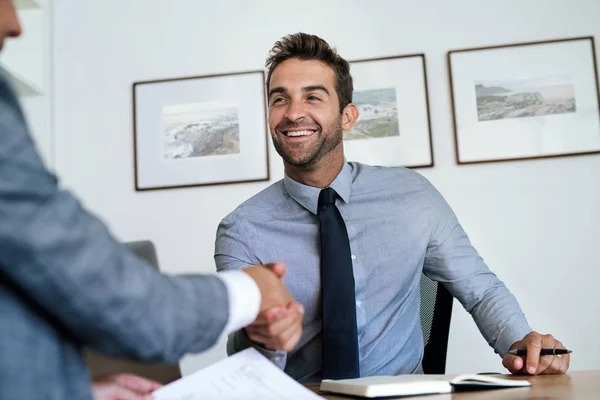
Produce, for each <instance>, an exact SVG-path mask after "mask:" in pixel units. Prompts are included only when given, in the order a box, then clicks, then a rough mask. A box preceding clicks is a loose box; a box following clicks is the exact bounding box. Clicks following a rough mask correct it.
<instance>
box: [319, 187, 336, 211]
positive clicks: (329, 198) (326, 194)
mask: <svg viewBox="0 0 600 400" xmlns="http://www.w3.org/2000/svg"><path fill="white" fill-rule="evenodd" d="M336 197H337V192H336V191H335V190H333V189H332V188H330V187H328V188H325V189H323V190H321V193H319V209H321V208H323V206H330V205H332V204H335V199H336Z"/></svg>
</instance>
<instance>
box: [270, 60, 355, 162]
mask: <svg viewBox="0 0 600 400" xmlns="http://www.w3.org/2000/svg"><path fill="white" fill-rule="evenodd" d="M339 107H340V106H339V101H338V95H337V93H336V90H335V73H334V71H333V69H332V68H331V67H329V66H327V65H326V64H323V63H321V62H319V61H315V60H299V59H289V60H286V61H284V62H283V63H281V64H279V65H278V66H277V67H276V68H275V70H274V71H273V74H272V75H271V85H270V90H269V127H270V131H271V136H272V137H273V144H274V145H275V149H276V150H277V152H278V153H279V155H280V156H281V157H282V158H283V159H284V161H285V162H287V163H288V164H290V165H293V166H295V167H312V166H314V165H316V164H317V163H318V162H319V161H320V160H321V159H322V158H323V156H325V155H327V154H328V153H330V152H331V151H332V150H334V149H336V148H338V146H340V144H341V143H342V139H343V130H342V115H341V114H340V108H339ZM341 150H342V148H341V147H340V148H339V152H340V155H341V156H342V157H343V152H342V151H341Z"/></svg>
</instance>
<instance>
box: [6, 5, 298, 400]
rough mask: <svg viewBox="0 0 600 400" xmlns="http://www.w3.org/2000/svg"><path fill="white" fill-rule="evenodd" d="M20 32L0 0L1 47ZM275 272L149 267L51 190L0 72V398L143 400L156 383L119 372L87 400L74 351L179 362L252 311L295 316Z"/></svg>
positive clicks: (101, 380)
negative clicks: (279, 310)
mask: <svg viewBox="0 0 600 400" xmlns="http://www.w3.org/2000/svg"><path fill="white" fill-rule="evenodd" d="M20 33H21V27H20V25H19V22H18V19H17V17H16V13H15V9H14V7H13V5H12V3H11V1H10V0H0V48H1V47H2V45H3V43H4V39H5V38H6V37H16V36H18V35H19V34H20ZM284 274H285V266H284V265H282V264H270V265H268V266H251V267H249V268H248V269H246V270H245V273H244V272H237V273H235V274H229V275H224V276H222V277H217V276H199V275H196V276H194V275H190V276H185V277H184V276H179V277H176V276H166V275H161V274H160V273H159V272H157V271H156V270H154V269H153V268H152V267H150V266H149V265H146V264H145V263H144V262H143V261H142V260H140V259H138V258H137V257H136V256H135V255H134V254H133V253H131V252H129V251H128V250H127V249H126V248H125V247H124V246H123V245H122V244H121V243H119V242H118V241H117V240H116V239H115V238H113V236H112V235H111V234H110V233H109V231H108V230H107V228H106V227H105V225H104V224H102V223H101V222H100V221H99V220H98V219H97V218H95V217H94V216H92V215H90V214H89V213H88V212H86V211H85V210H84V209H83V208H82V207H81V205H80V203H79V202H78V201H77V199H76V198H75V197H74V196H73V195H71V194H70V193H69V192H67V191H64V190H61V189H59V187H58V185H57V180H56V178H55V177H54V176H53V175H52V174H51V173H50V172H48V170H47V169H46V168H45V167H44V165H43V163H42V162H41V160H40V157H39V156H38V154H37V152H36V150H35V147H34V144H33V142H32V139H31V137H30V135H29V134H28V132H27V127H26V124H25V120H24V118H23V114H22V112H21V110H20V108H19V105H18V101H17V98H16V96H15V94H14V93H13V91H12V89H11V88H10V87H9V84H8V82H7V80H6V78H5V77H4V73H3V71H0V399H34V398H44V399H51V400H64V399H78V400H79V399H90V398H92V395H94V396H95V397H96V398H97V399H103V400H133V399H142V398H147V397H149V393H151V392H152V391H153V390H155V389H156V388H157V387H158V386H159V384H157V383H156V382H153V381H149V380H146V379H144V378H141V377H136V376H131V375H127V374H125V375H123V374H120V375H108V376H103V377H98V378H96V379H95V381H94V385H93V386H94V387H93V393H92V387H91V382H90V377H89V373H88V372H87V369H86V367H85V365H84V362H83V360H82V357H81V354H80V347H81V346H87V347H90V348H92V349H94V350H97V351H100V352H104V353H107V354H110V355H116V356H121V357H129V358H133V359H139V360H148V361H163V362H177V361H178V360H179V359H180V358H181V357H182V356H183V355H184V354H185V353H191V352H199V351H202V350H204V349H206V348H208V347H210V346H212V345H213V344H215V343H216V342H217V340H218V338H219V337H220V336H221V335H225V334H227V333H230V332H232V331H235V330H238V329H240V328H241V327H243V326H245V325H247V324H249V323H250V322H252V321H253V320H254V319H255V318H256V317H257V315H258V313H259V312H265V311H266V310H268V309H270V308H272V307H274V306H277V305H281V306H284V307H288V306H293V307H296V306H294V304H295V303H294V301H293V299H292V297H291V296H290V293H289V292H288V291H287V289H286V288H285V286H284V285H283V282H282V279H281V278H282V276H283V275H284ZM299 314H300V315H299V316H298V318H296V321H297V322H296V328H294V329H295V332H294V335H293V336H294V337H296V338H298V339H299V337H300V334H301V323H302V318H301V313H299ZM293 340H294V339H293V338H292V339H290V344H289V346H290V347H293V345H295V343H294V342H293ZM278 348H281V349H284V348H283V347H278Z"/></svg>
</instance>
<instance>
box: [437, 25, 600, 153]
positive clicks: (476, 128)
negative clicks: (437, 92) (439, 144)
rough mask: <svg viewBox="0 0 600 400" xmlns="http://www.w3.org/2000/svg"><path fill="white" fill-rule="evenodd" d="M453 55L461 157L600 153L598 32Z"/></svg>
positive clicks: (457, 148) (452, 78)
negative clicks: (590, 34)
mask: <svg viewBox="0 0 600 400" xmlns="http://www.w3.org/2000/svg"><path fill="white" fill-rule="evenodd" d="M447 56H448V71H449V80H450V93H451V101H452V112H453V125H454V139H455V140H454V142H455V152H456V160H457V163H458V164H475V163H487V162H501V161H512V160H530V159H540V158H549V157H565V156H576V155H585V154H597V153H600V90H599V87H598V77H597V63H596V53H595V45H594V37H593V36H585V37H574V38H565V39H553V40H546V41H536V42H524V43H515V44H505V45H496V46H486V47H476V48H470V49H460V50H452V51H449V52H448V55H447Z"/></svg>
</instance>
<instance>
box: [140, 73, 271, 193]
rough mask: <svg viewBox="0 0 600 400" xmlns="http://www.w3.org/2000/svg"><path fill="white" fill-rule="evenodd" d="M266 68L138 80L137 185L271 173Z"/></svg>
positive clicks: (174, 185) (185, 184)
mask: <svg viewBox="0 0 600 400" xmlns="http://www.w3.org/2000/svg"><path fill="white" fill-rule="evenodd" d="M263 83H264V72H263V71H253V72H242V73H235V74H223V75H210V76H198V77H188V78H177V79H163V80H155V81H144V82H135V83H134V84H133V108H134V160H135V161H134V163H135V168H134V169H135V188H136V190H138V191H142V190H157V189H169V188H182V187H190V186H203V185H216V184H224V183H240V182H254V181H265V180H268V179H269V167H268V147H267V143H268V142H267V135H268V131H267V124H266V107H265V94H264V88H263Z"/></svg>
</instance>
